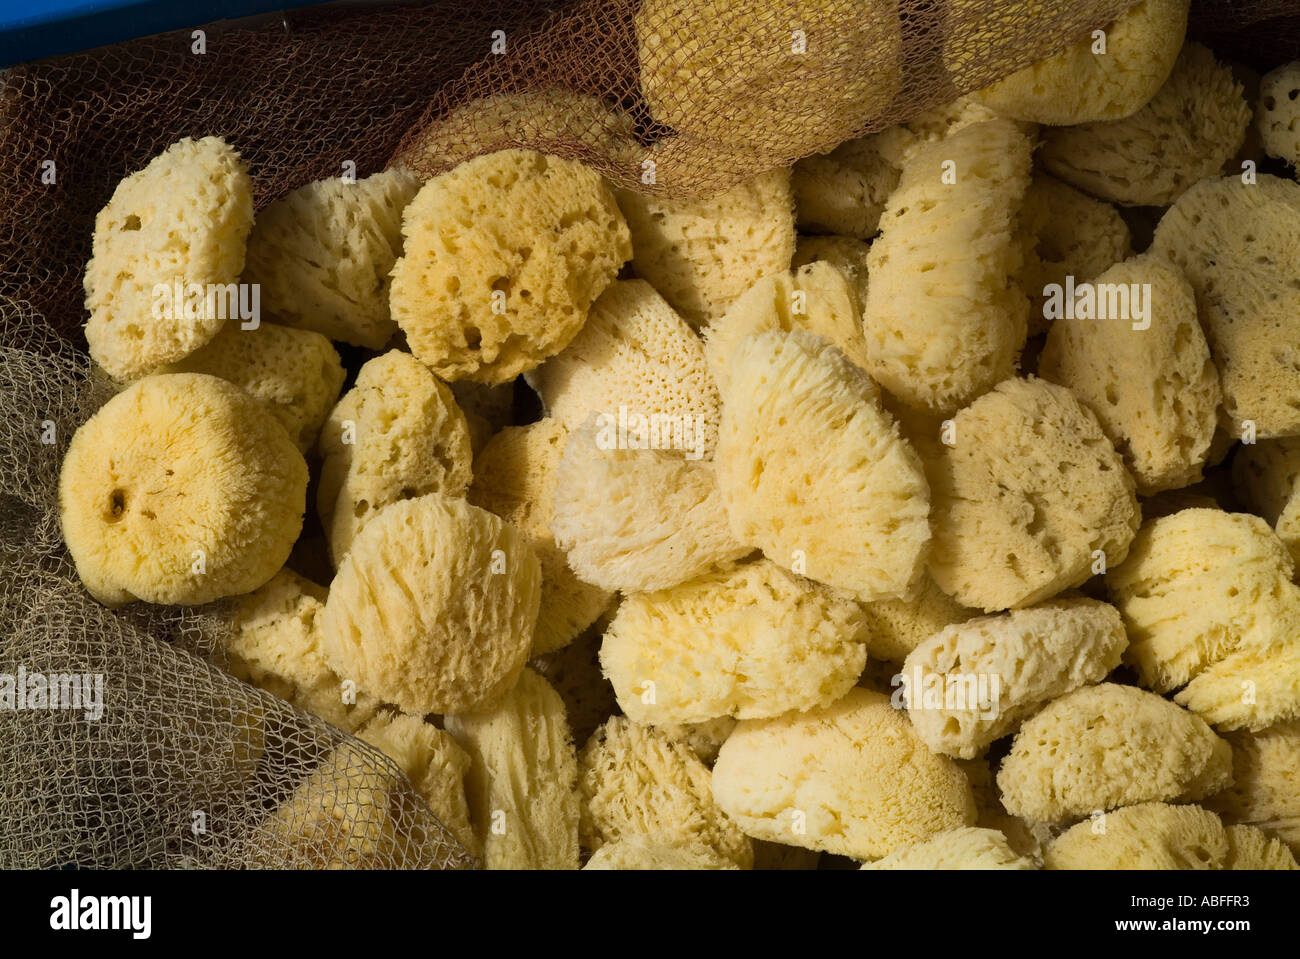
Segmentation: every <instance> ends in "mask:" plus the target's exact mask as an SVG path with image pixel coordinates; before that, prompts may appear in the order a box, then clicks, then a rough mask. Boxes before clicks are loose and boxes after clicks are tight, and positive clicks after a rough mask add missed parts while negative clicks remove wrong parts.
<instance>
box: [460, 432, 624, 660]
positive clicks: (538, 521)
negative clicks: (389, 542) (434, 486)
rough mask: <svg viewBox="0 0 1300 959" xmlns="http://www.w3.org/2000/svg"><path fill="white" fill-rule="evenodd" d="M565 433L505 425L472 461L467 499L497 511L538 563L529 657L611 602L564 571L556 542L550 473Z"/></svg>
mask: <svg viewBox="0 0 1300 959" xmlns="http://www.w3.org/2000/svg"><path fill="white" fill-rule="evenodd" d="M567 439H568V431H567V430H566V429H565V428H564V427H563V426H562V425H561V424H560V422H559V421H558V420H556V419H554V418H553V417H546V418H545V419H541V420H538V421H537V422H536V423H530V424H528V425H527V426H507V427H506V428H505V429H503V430H501V432H499V433H497V434H496V436H494V437H492V439H491V440H489V441H488V443H487V445H486V446H485V447H484V448H483V450H482V452H480V453H479V455H478V456H477V457H476V458H475V460H474V484H473V485H472V486H471V487H470V489H469V501H470V502H471V503H473V504H474V505H475V506H479V507H482V508H483V509H485V510H488V511H490V512H492V513H496V514H497V515H498V516H500V517H501V518H502V519H503V520H505V521H506V522H507V523H512V524H513V525H515V526H516V527H518V528H519V529H520V530H522V531H523V533H524V534H525V535H526V536H528V538H529V541H530V542H531V543H532V545H533V550H534V552H536V553H537V559H538V560H539V561H540V562H541V565H542V599H541V606H540V607H539V608H538V611H537V626H536V628H535V629H534V631H533V647H532V655H534V656H541V655H543V654H545V653H550V652H554V651H555V650H557V649H560V648H561V647H563V646H565V645H567V644H568V643H570V642H571V641H572V640H573V638H574V637H575V636H577V635H578V634H579V633H581V632H582V631H583V630H584V629H586V628H587V627H588V626H590V625H591V624H592V623H593V622H595V621H596V617H598V616H599V615H600V614H601V613H602V612H603V611H604V610H605V609H606V607H608V606H609V603H610V600H611V599H612V598H613V597H612V596H611V594H610V592H609V590H606V589H601V588H600V587H599V586H592V585H591V584H590V583H585V582H583V581H582V580H581V579H579V578H578V577H577V575H576V574H575V573H574V572H573V570H571V569H569V563H568V560H567V558H566V557H565V555H564V551H563V550H561V549H560V547H559V546H557V545H556V544H555V537H554V535H553V534H552V532H551V519H552V517H553V516H554V513H555V472H556V467H557V466H558V465H559V462H560V456H561V454H563V452H564V446H565V443H566V441H567Z"/></svg>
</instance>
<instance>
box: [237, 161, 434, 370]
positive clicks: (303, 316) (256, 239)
mask: <svg viewBox="0 0 1300 959" xmlns="http://www.w3.org/2000/svg"><path fill="white" fill-rule="evenodd" d="M417 186H418V184H417V183H416V181H415V179H414V178H413V177H411V176H410V174H408V173H405V172H403V171H401V170H385V171H384V172H382V173H376V174H375V175H374V176H369V177H365V178H363V179H360V180H353V181H348V180H344V179H343V178H342V177H329V178H328V179H325V180H317V181H315V182H314V183H308V184H307V185H306V186H303V187H299V188H298V189H297V190H294V191H293V192H292V193H290V194H288V195H287V196H285V197H282V198H281V199H279V200H276V201H275V202H274V203H272V204H271V205H270V206H268V207H267V208H266V209H264V210H263V211H262V212H261V213H259V214H258V215H257V220H256V221H255V222H254V224H253V232H252V233H251V234H250V235H249V237H248V260H247V263H246V264H245V266H244V279H245V280H246V281H247V282H249V283H256V284H258V285H259V286H260V287H261V295H262V305H263V307H264V308H265V309H266V311H267V313H268V314H269V316H270V317H271V318H272V319H274V320H275V321H276V322H277V323H283V324H285V325H286V326H293V327H297V328H299V329H303V330H314V331H316V332H317V333H320V334H323V335H324V336H327V337H329V338H330V339H331V340H339V341H341V342H344V343H351V344H353V345H354V346H364V347H366V348H367V349H371V350H378V349H382V348H383V346H384V344H385V343H387V342H388V341H389V340H390V339H391V338H392V336H393V334H394V333H396V332H397V324H396V323H394V322H393V318H392V316H391V315H390V314H389V312H388V287H389V277H388V273H389V271H390V270H391V269H392V268H393V263H394V262H396V260H397V257H398V256H399V255H400V254H401V252H402V211H403V210H404V209H405V208H406V204H408V203H409V202H411V198H412V197H413V196H415V191H416V188H417Z"/></svg>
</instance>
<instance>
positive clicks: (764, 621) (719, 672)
mask: <svg viewBox="0 0 1300 959" xmlns="http://www.w3.org/2000/svg"><path fill="white" fill-rule="evenodd" d="M864 632H865V631H864V623H863V619H862V612H861V610H860V609H859V608H858V605H857V604H856V603H854V602H853V601H852V600H851V599H849V598H848V597H846V596H842V595H839V594H837V593H835V592H834V591H833V590H831V589H828V588H827V587H824V586H820V585H818V584H816V583H813V582H811V581H810V580H805V579H802V578H801V577H798V576H794V575H793V574H791V573H788V572H786V571H785V570H783V569H781V568H780V567H779V566H776V565H774V564H772V563H770V562H768V561H766V560H760V561H758V562H756V563H749V564H746V565H743V566H738V567H736V568H735V569H732V570H728V571H725V572H721V573H714V574H711V575H708V576H703V577H701V578H699V579H695V580H691V581H690V582H687V583H682V584H681V585H680V586H674V587H673V588H671V589H667V590H662V591H660V592H656V593H634V594H632V595H630V596H628V597H626V598H625V599H624V600H623V602H622V603H621V604H620V605H619V608H618V612H617V613H616V614H615V616H614V620H613V622H612V623H610V626H609V629H608V630H607V631H606V633H605V640H604V644H603V645H602V646H601V651H600V661H601V665H602V666H603V667H604V670H605V675H606V676H608V677H609V679H610V682H611V683H613V685H614V691H615V693H616V694H617V696H618V702H619V705H620V706H621V707H622V708H623V712H624V714H625V715H627V716H628V717H629V718H630V719H632V720H633V721H634V722H639V723H654V724H662V723H698V722H702V721H704V720H709V719H714V718H717V717H720V716H736V717H739V718H741V719H752V718H762V717H767V716H778V715H780V714H781V713H784V712H786V711H788V710H791V709H812V708H814V707H817V706H828V705H830V704H831V703H833V702H834V701H835V700H837V699H839V698H840V697H841V696H842V695H844V694H845V693H846V692H848V691H849V689H850V688H852V686H853V685H854V683H856V682H857V679H858V676H859V675H861V673H862V668H863V666H865V665H866V660H867V651H866V646H865V643H864V640H865V638H866V637H865V635H864Z"/></svg>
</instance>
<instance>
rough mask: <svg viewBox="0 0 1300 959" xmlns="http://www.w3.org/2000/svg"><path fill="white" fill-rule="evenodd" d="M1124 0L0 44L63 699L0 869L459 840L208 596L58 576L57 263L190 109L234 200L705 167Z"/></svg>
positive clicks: (364, 13) (493, 18)
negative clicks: (386, 181) (492, 156)
mask: <svg viewBox="0 0 1300 959" xmlns="http://www.w3.org/2000/svg"><path fill="white" fill-rule="evenodd" d="M1131 2H1132V0H1023V2H1022V0H1016V2H1009V0H961V2H958V0H897V4H896V3H895V0H822V2H819V3H815V4H814V3H807V2H797V0H694V2H685V0H605V2H598V0H579V2H569V3H562V2H546V0H475V2H474V3H466V2H464V0H449V2H445V3H429V4H424V5H419V6H413V5H409V4H365V5H348V4H335V5H329V6H324V7H320V8H317V9H314V10H307V11H299V12H292V13H287V14H284V15H276V16H273V17H265V18H259V19H256V20H252V21H243V22H237V23H233V24H220V25H213V26H209V27H207V28H204V32H203V34H202V36H196V35H195V34H194V33H193V32H192V31H188V30H187V31H180V32H177V33H172V34H166V35H162V36H158V37H153V38H148V39H142V40H136V41H132V42H128V43H122V44H118V45H115V46H112V47H108V48H103V49H99V50H92V51H89V52H85V53H78V54H74V55H70V56H63V57H58V58H55V59H52V60H49V61H45V62H41V63H37V64H31V65H25V66H21V67H17V68H14V69H12V70H9V71H7V72H6V74H5V75H4V77H3V86H2V87H0V175H3V177H4V182H5V184H6V186H7V195H6V202H5V204H4V206H3V209H0V262H3V265H4V268H3V271H2V272H0V623H3V626H0V682H3V677H4V676H5V675H9V676H17V675H19V674H20V673H21V675H23V676H25V677H28V678H30V677H33V676H40V677H43V678H54V679H55V680H56V681H61V682H64V683H65V684H70V685H69V686H68V688H67V689H65V690H64V692H65V693H78V691H79V694H83V695H84V696H86V697H90V699H91V702H90V703H89V705H87V704H86V703H83V707H84V708H81V709H63V710H54V709H49V708H43V707H41V706H40V705H39V703H40V698H39V696H35V694H33V693H32V690H31V689H27V688H24V689H23V690H22V691H21V697H20V698H21V699H22V701H23V703H24V704H26V705H29V706H31V708H28V709H23V710H19V709H6V710H0V761H2V763H3V769H4V775H3V776H0V867H13V866H29V867H56V866H67V865H78V866H132V867H168V866H172V867H175V866H198V867H212V866H220V867H231V866H243V867H249V866H271V867H285V866H289V867H292V866H316V867H344V868H347V867H360V866H381V867H401V868H420V867H442V868H448V867H461V866H468V865H472V864H473V862H472V860H471V859H470V857H469V856H468V855H466V853H465V852H464V850H463V849H462V848H461V847H460V846H459V845H458V844H457V843H456V841H455V840H454V839H453V838H452V837H451V835H450V834H449V833H448V832H447V831H446V830H445V829H444V828H443V827H442V825H441V824H440V823H438V821H437V820H436V819H435V817H434V816H433V815H432V814H431V813H430V811H429V809H428V807H427V806H426V805H425V804H424V803H423V802H422V800H421V799H420V798H419V796H418V795H417V794H416V792H415V791H414V789H413V787H412V786H411V785H410V783H409V782H408V781H407V780H406V779H405V778H404V777H403V776H402V774H401V773H400V772H399V770H398V769H397V767H396V766H395V765H394V764H393V763H392V762H391V761H390V760H389V759H387V758H386V757H384V756H383V755H381V754H380V753H378V752H377V751H375V750H374V749H373V748H371V747H369V746H366V745H364V744H362V743H360V742H358V741H357V740H355V739H352V738H351V737H349V736H347V735H345V734H344V733H342V732H340V731H338V730H336V729H334V728H332V727H330V726H329V725H327V724H325V723H324V722H323V721H321V720H319V719H316V718H315V717H313V716H310V715H308V714H306V713H304V712H301V711H299V710H296V709H294V708H293V707H291V706H289V705H288V704H286V703H284V702H282V701H280V700H278V699H276V698H274V697H272V696H270V695H269V694H267V693H265V692H262V691H260V690H257V689H254V688H252V687H250V686H247V685H244V684H242V683H240V682H238V681H236V680H234V679H233V678H231V677H230V676H228V675H226V674H225V673H224V672H222V671H221V670H220V669H218V668H216V666H214V665H213V663H214V662H219V661H220V650H221V642H220V633H221V630H222V628H223V625H224V622H225V620H224V619H223V617H222V614H221V609H220V608H219V607H214V608H212V609H196V610H158V609H148V608H146V609H140V608H136V609H131V610H127V611H125V612H122V613H115V612H111V611H108V610H106V609H104V608H103V607H101V606H99V605H98V604H96V603H95V602H94V601H92V600H90V599H89V598H88V597H87V596H86V595H85V593H84V591H83V590H82V589H81V587H80V585H79V583H78V582H77V581H76V577H75V573H74V572H73V571H72V569H71V566H70V563H69V562H68V561H67V559H66V557H65V555H64V554H63V552H62V545H61V543H60V537H59V529H58V521H57V511H56V503H57V480H58V471H59V464H60V462H61V459H62V454H63V451H64V449H65V448H66V443H67V441H68V439H69V438H70V437H71V435H72V433H73V432H74V431H75V429H76V428H77V426H78V425H79V424H80V423H82V422H83V421H84V420H85V419H86V417H87V416H88V415H89V414H90V413H91V412H92V411H93V410H94V409H95V408H96V407H97V406H98V404H99V403H101V402H102V401H103V399H104V398H106V396H107V395H109V392H110V391H111V386H110V384H107V383H106V382H105V381H104V380H103V379H102V378H101V377H99V376H97V375H96V374H95V373H94V372H93V370H92V368H91V364H90V363H89V361H88V359H87V358H86V357H85V355H84V341H83V339H82V338H81V334H80V327H81V324H82V320H83V310H82V287H81V275H82V270H83V268H84V265H85V262H86V260H87V258H88V256H89V249H90V239H91V231H92V226H93V221H94V216H95V213H96V211H97V210H99V209H100V207H102V206H103V205H104V203H105V202H106V201H107V199H108V197H109V195H110V194H111V192H112V190H113V188H114V186H115V185H116V184H117V182H118V180H119V179H121V178H122V177H123V176H124V175H126V174H127V173H129V172H132V171H134V170H137V169H139V168H140V167H142V166H143V165H144V164H145V163H146V162H147V161H148V160H149V159H150V158H151V157H153V156H154V155H156V154H157V153H159V152H161V151H162V150H163V149H164V148H165V147H166V146H167V145H168V144H170V143H172V142H174V141H175V140H177V139H179V138H181V137H184V136H196V137H200V136H206V135H219V136H222V137H224V138H225V139H226V140H227V141H229V142H230V143H231V144H232V145H233V146H234V147H235V148H236V149H238V150H239V151H240V153H241V154H242V155H243V157H244V158H245V159H246V160H247V161H248V163H249V165H250V169H251V172H252V175H253V177H254V180H255V183H256V189H257V194H256V199H257V203H258V206H259V208H260V207H261V206H264V205H265V204H266V203H268V202H270V201H271V200H273V199H275V198H277V197H280V196H282V195H284V194H285V193H287V192H288V191H289V190H291V189H293V188H296V187H298V186H301V185H302V184H304V183H307V182H309V181H311V180H315V179H319V178H321V177H324V176H329V175H336V174H338V173H340V172H343V171H344V170H345V169H347V166H346V164H349V163H351V164H355V172H356V174H357V176H359V177H360V176H365V175H368V174H370V173H372V172H375V171H377V170H379V169H382V168H383V167H385V166H386V165H388V164H390V163H392V162H402V163H404V164H406V165H408V166H409V167H411V168H412V169H413V170H414V171H415V172H417V173H418V174H420V175H422V176H428V175H431V174H434V173H436V172H438V171H440V170H442V169H446V168H447V167H449V166H451V165H453V164H454V163H456V162H458V161H459V160H461V159H464V158H466V157H468V156H471V155H475V154H477V153H482V152H487V151H490V150H494V149H501V148H505V147H510V146H528V147H532V148H534V149H539V150H544V151H546V152H550V153H554V154H559V155H562V156H567V157H574V158H578V159H581V160H583V161H585V162H587V163H589V164H591V165H592V166H593V167H595V168H596V169H598V170H600V171H601V172H602V173H604V174H605V175H606V176H608V177H609V178H610V179H611V180H613V181H615V182H617V183H618V184H620V185H623V186H629V187H632V188H634V189H640V190H643V191H647V192H654V193H658V194H662V195H671V196H685V195H695V194H701V193H707V192H713V191H716V190H719V189H722V188H724V187H726V186H729V185H731V184H733V183H735V182H738V181H739V180H741V179H742V178H745V177H748V176H750V175H752V174H754V173H757V172H760V171H762V170H766V169H770V168H772V167H774V166H778V165H782V164H789V163H791V162H793V161H794V160H796V159H799V158H800V157H802V156H806V155H808V154H810V153H814V152H818V151H823V150H826V149H829V148H830V147H832V146H834V145H835V144H836V143H838V142H840V141H842V140H844V139H847V138H849V137H853V136H857V135H861V134H863V133H866V132H869V131H872V130H877V129H880V128H883V127H885V126H887V125H889V124H893V123H897V122H899V121H902V120H906V119H908V118H910V117H911V116H913V115H914V114H916V113H918V112H920V111H921V110H924V109H927V108H929V107H932V106H935V105H938V104H940V103H944V102H948V101H950V100H952V99H953V98H955V97H956V96H958V95H959V94H961V93H964V92H967V91H969V90H974V89H978V88H980V87H983V86H985V85H987V84H988V83H990V82H992V81H994V80H997V79H1000V78H1001V77H1003V76H1005V75H1007V74H1008V73H1010V72H1012V71H1014V70H1016V69H1018V68H1020V67H1022V66H1024V65H1027V64H1029V63H1031V62H1033V61H1035V60H1038V59H1041V58H1042V57H1044V56H1047V55H1049V54H1051V53H1053V52H1055V51H1056V50H1058V49H1060V48H1061V47H1063V46H1065V45H1066V44H1068V43H1069V42H1071V41H1074V40H1076V39H1078V38H1079V37H1081V36H1083V35H1085V34H1086V33H1087V32H1088V31H1090V30H1092V29H1094V28H1097V27H1099V26H1105V25H1107V24H1108V23H1109V22H1110V21H1111V20H1112V19H1113V18H1114V17H1115V16H1116V15H1117V14H1118V13H1120V12H1121V11H1123V10H1124V9H1126V8H1127V7H1129V6H1130V5H1131ZM1297 7H1298V4H1297V3H1296V2H1286V0H1257V2H1236V3H1233V2H1229V0H1197V2H1196V3H1194V4H1193V15H1192V33H1193V35H1194V36H1197V37H1198V38H1200V39H1202V40H1204V41H1206V42H1208V43H1209V44H1210V45H1211V46H1213V47H1215V49H1217V50H1219V51H1220V52H1222V53H1224V54H1225V55H1229V56H1235V57H1237V58H1239V59H1246V60H1251V61H1254V62H1255V65H1257V66H1258V65H1269V64H1271V63H1276V62H1279V61H1281V60H1283V59H1289V58H1294V57H1296V56H1297V55H1300V28H1298V25H1300V11H1298V10H1297ZM200 47H201V48H202V52H200ZM951 71H955V72H951ZM86 677H89V679H88V680H87V679H86ZM95 677H99V678H100V679H101V680H102V701H101V702H100V703H99V704H98V705H95V703H94V702H93V699H94V697H93V696H92V692H93V688H94V687H93V680H94V679H95ZM83 680H85V683H84V684H83V685H78V683H82V681H83ZM38 686H39V684H38ZM3 691H4V687H3V686H0V693H3ZM37 692H39V689H38V690H37ZM33 697H34V698H33ZM92 713H99V714H98V715H97V716H92V715H91V714H92Z"/></svg>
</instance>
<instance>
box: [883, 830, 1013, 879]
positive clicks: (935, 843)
mask: <svg viewBox="0 0 1300 959" xmlns="http://www.w3.org/2000/svg"><path fill="white" fill-rule="evenodd" d="M862 868H863V869H864V870H866V869H1037V868H1038V866H1037V865H1036V864H1035V863H1034V861H1033V860H1032V859H1027V858H1025V857H1024V856H1020V855H1017V854H1016V852H1015V850H1014V849H1012V848H1011V846H1010V845H1009V844H1008V842H1007V837H1006V836H1004V835H1002V833H1000V832H998V831H997V830H996V829H980V828H978V827H976V826H963V827H961V828H960V829H950V830H948V831H947V832H941V833H939V835H937V836H935V837H933V838H931V839H927V840H925V841H924V842H919V843H916V844H914V845H911V846H906V847H904V848H902V849H899V850H897V851H895V852H891V853H890V854H889V855H888V856H885V857H884V858H883V859H877V860H876V861H875V862H869V863H866V864H865V865H863V866H862Z"/></svg>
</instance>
